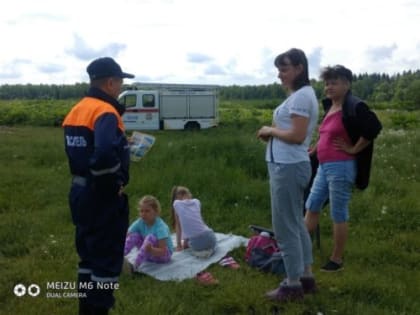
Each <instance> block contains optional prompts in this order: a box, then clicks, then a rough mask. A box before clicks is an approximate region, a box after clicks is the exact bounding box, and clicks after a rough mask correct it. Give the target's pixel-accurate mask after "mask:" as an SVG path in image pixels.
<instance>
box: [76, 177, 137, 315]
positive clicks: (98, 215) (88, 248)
mask: <svg viewBox="0 0 420 315" xmlns="http://www.w3.org/2000/svg"><path fill="white" fill-rule="evenodd" d="M69 201H70V209H71V214H72V219H73V223H74V225H75V226H76V237H75V242H76V249H77V253H78V254H79V257H80V262H79V270H78V289H79V303H80V304H88V305H90V306H92V307H97V308H100V309H109V308H111V307H112V306H113V305H114V296H113V291H114V290H115V289H118V277H119V275H120V274H121V269H122V264H123V259H124V243H125V236H126V233H127V228H128V214H129V209H128V198H127V196H126V195H125V194H122V195H121V196H118V195H116V196H106V195H103V194H100V193H98V192H97V191H95V189H94V188H92V187H91V186H90V185H88V184H87V185H78V184H73V185H72V187H71V190H70V194H69Z"/></svg>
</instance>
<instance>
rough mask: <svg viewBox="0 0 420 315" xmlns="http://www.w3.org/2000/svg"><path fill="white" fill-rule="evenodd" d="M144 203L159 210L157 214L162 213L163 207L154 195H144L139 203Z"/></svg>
mask: <svg viewBox="0 0 420 315" xmlns="http://www.w3.org/2000/svg"><path fill="white" fill-rule="evenodd" d="M142 204H146V205H149V206H150V207H152V209H153V210H155V211H156V212H157V214H160V212H161V207H160V202H159V200H158V199H157V198H156V197H154V196H152V195H146V196H143V197H142V198H141V199H140V200H139V205H142Z"/></svg>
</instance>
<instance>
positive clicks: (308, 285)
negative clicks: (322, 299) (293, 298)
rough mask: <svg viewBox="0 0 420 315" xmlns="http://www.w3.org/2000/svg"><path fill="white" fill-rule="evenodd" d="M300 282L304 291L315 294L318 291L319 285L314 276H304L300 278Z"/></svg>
mask: <svg viewBox="0 0 420 315" xmlns="http://www.w3.org/2000/svg"><path fill="white" fill-rule="evenodd" d="M300 283H302V288H303V293H305V294H313V293H316V291H317V287H316V283H315V279H314V277H302V278H300Z"/></svg>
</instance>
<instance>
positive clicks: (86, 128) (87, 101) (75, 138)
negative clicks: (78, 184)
mask: <svg viewBox="0 0 420 315" xmlns="http://www.w3.org/2000/svg"><path fill="white" fill-rule="evenodd" d="M123 112H124V107H123V106H122V105H120V104H119V103H118V101H116V100H115V99H113V98H112V97H110V96H108V95H107V94H105V93H104V92H102V91H101V90H100V89H97V88H90V90H89V91H88V93H87V95H86V97H84V98H83V99H82V100H81V101H80V102H79V103H78V104H76V105H75V106H74V107H73V108H72V109H71V111H70V112H69V114H68V115H67V116H66V118H65V119H64V122H63V127H64V144H65V150H66V153H67V156H68V159H69V166H70V171H71V173H72V174H73V175H76V176H81V177H85V178H87V180H88V182H89V183H93V185H94V187H95V189H97V190H98V191H99V192H101V193H104V194H112V195H113V194H114V193H117V192H118V190H119V189H120V187H121V186H122V185H124V186H125V185H126V184H127V183H128V180H129V158H130V156H129V148H128V143H127V139H126V136H125V133H124V124H123V122H122V119H121V115H122V114H123Z"/></svg>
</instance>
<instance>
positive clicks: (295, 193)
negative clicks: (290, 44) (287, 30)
mask: <svg viewBox="0 0 420 315" xmlns="http://www.w3.org/2000/svg"><path fill="white" fill-rule="evenodd" d="M274 64H275V66H276V67H277V69H278V71H279V74H278V77H279V78H280V80H281V83H282V86H283V87H284V88H285V89H286V90H287V92H288V97H287V99H286V100H285V101H284V102H283V103H282V104H280V105H279V106H278V107H277V108H276V109H275V110H274V113H273V124H272V126H263V127H262V128H261V129H260V130H259V131H258V132H257V136H258V138H260V139H262V140H264V141H266V142H267V149H266V157H265V158H266V161H267V166H268V172H269V177H270V193H271V213H272V225H273V230H274V233H275V237H276V240H277V242H278V244H279V248H280V249H281V251H282V255H283V260H284V264H285V269H286V279H285V280H284V281H282V282H281V283H280V285H279V287H278V288H277V289H275V290H273V291H270V292H268V293H267V294H266V295H267V297H268V298H270V299H273V300H278V301H287V300H300V299H302V298H303V296H304V293H312V292H314V291H315V288H316V285H315V280H314V277H313V274H312V270H311V265H312V262H313V258H312V243H311V239H310V236H309V233H308V231H307V229H306V227H305V224H304V218H303V211H302V209H303V199H304V198H303V194H304V190H305V188H306V187H307V185H308V184H309V180H310V177H311V166H310V161H309V155H308V147H309V144H310V142H311V138H312V132H313V130H314V127H315V126H316V123H317V120H318V106H319V105H318V100H317V98H316V95H315V92H314V90H313V88H312V87H311V86H310V81H309V75H308V61H307V58H306V56H305V53H304V52H303V51H302V50H300V49H296V48H292V49H290V50H288V51H286V52H285V53H282V54H280V55H278V56H277V57H276V59H275V61H274Z"/></svg>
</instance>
